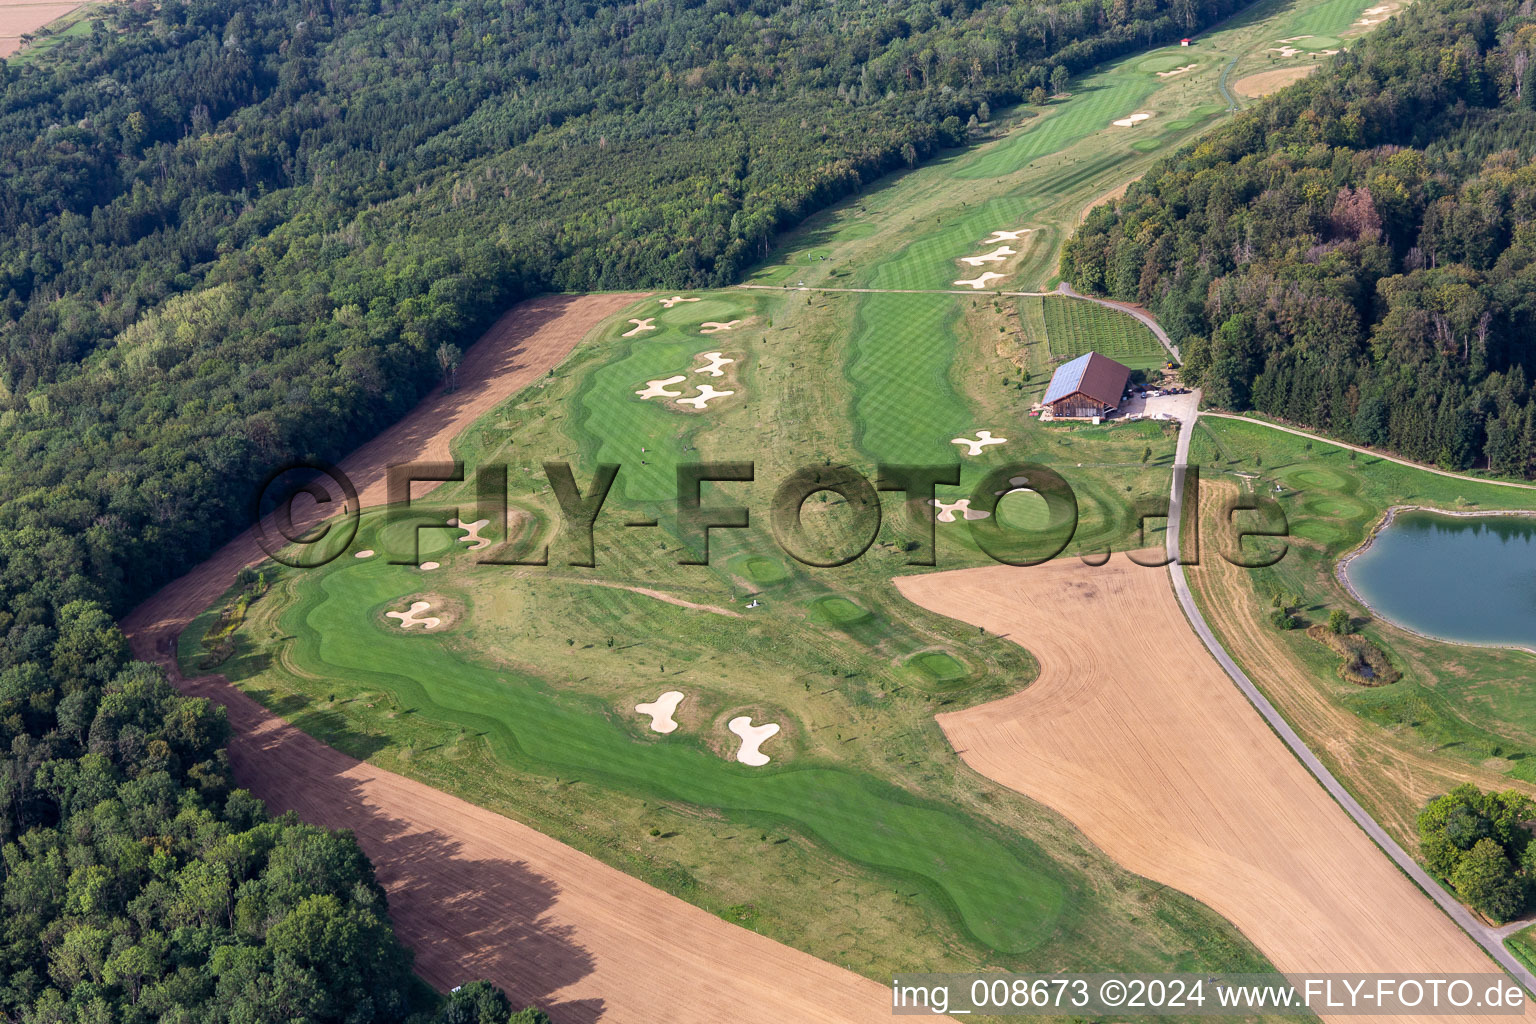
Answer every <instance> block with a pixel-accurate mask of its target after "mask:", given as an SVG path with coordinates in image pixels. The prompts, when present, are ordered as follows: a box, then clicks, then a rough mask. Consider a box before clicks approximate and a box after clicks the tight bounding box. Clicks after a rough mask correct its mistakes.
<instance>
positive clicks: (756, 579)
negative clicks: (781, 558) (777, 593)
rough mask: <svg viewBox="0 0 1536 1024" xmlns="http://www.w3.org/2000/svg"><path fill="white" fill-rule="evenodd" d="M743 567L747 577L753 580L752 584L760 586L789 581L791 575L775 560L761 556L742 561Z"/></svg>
mask: <svg viewBox="0 0 1536 1024" xmlns="http://www.w3.org/2000/svg"><path fill="white" fill-rule="evenodd" d="M741 567H742V569H743V570H744V571H745V572H746V574H747V576H748V577H750V578H751V580H752V582H753V583H756V584H758V585H760V586H765V587H766V586H771V585H773V584H775V583H782V582H784V581H785V580H787V579H789V573H787V572H785V571H784V567H783V566H781V565H780V564H779V563H778V562H775V561H774V560H773V559H771V558H764V557H762V556H761V555H753V556H751V557H749V558H744V559H742V560H741Z"/></svg>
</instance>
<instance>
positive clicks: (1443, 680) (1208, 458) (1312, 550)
mask: <svg viewBox="0 0 1536 1024" xmlns="http://www.w3.org/2000/svg"><path fill="white" fill-rule="evenodd" d="M1190 461H1191V462H1193V463H1198V464H1200V465H1201V466H1202V467H1203V468H1204V472H1205V473H1206V474H1207V476H1208V477H1211V478H1214V477H1216V476H1218V475H1219V474H1225V473H1245V474H1248V475H1249V476H1250V477H1253V478H1255V479H1253V480H1252V482H1251V483H1249V484H1247V485H1245V486H1249V487H1251V488H1253V489H1254V490H1257V491H1260V492H1265V493H1271V494H1273V493H1274V487H1275V484H1276V483H1278V484H1279V485H1280V486H1281V487H1282V488H1283V489H1282V491H1281V492H1280V493H1279V502H1280V506H1281V508H1282V509H1283V510H1284V512H1285V515H1286V518H1287V520H1288V524H1289V531H1290V535H1291V540H1290V544H1289V550H1288V551H1287V553H1286V556H1285V558H1284V559H1282V561H1281V562H1280V563H1279V564H1278V565H1276V566H1275V567H1273V568H1271V569H1266V570H1261V571H1256V572H1254V573H1253V574H1252V583H1251V585H1252V586H1253V587H1256V588H1259V592H1260V593H1266V592H1268V591H1269V590H1273V589H1278V590H1281V591H1283V592H1285V593H1290V594H1301V595H1303V596H1304V612H1303V614H1304V617H1306V618H1307V619H1308V620H1309V621H1314V622H1316V621H1325V620H1326V619H1327V616H1328V613H1329V612H1330V611H1331V610H1332V609H1334V608H1343V609H1345V610H1347V611H1349V612H1350V614H1351V615H1353V616H1355V617H1357V619H1358V620H1360V621H1365V622H1367V623H1368V625H1367V626H1366V627H1365V632H1366V634H1367V635H1368V636H1370V637H1371V638H1372V639H1374V640H1376V641H1377V642H1378V643H1379V644H1380V645H1381V646H1383V647H1384V648H1386V649H1387V650H1388V651H1389V652H1391V653H1392V655H1393V656H1394V658H1395V659H1396V660H1397V662H1399V664H1400V667H1401V668H1402V669H1403V671H1404V676H1403V678H1402V679H1401V680H1399V681H1398V682H1396V683H1393V684H1392V685H1390V686H1384V687H1380V688H1377V689H1359V688H1345V687H1335V686H1333V685H1332V683H1331V682H1330V683H1329V686H1328V691H1327V692H1329V693H1330V694H1331V696H1332V699H1334V700H1336V701H1338V702H1339V703H1340V704H1341V705H1342V706H1344V707H1346V708H1348V709H1349V710H1350V711H1351V712H1353V713H1354V714H1356V715H1359V716H1360V717H1361V718H1363V719H1365V720H1366V721H1368V722H1370V723H1373V724H1375V725H1379V726H1382V727H1385V728H1387V729H1389V730H1392V731H1394V732H1397V733H1406V734H1408V735H1412V736H1414V737H1416V742H1417V743H1418V744H1421V745H1422V746H1423V747H1426V748H1428V749H1431V750H1433V751H1434V752H1435V753H1436V755H1437V756H1439V757H1442V758H1445V759H1446V760H1447V762H1448V763H1450V764H1455V765H1462V766H1465V765H1477V766H1480V767H1482V768H1485V769H1489V770H1493V771H1502V772H1504V773H1505V774H1507V775H1508V776H1509V777H1511V778H1514V779H1521V780H1523V781H1528V782H1529V781H1536V779H1532V778H1529V777H1528V775H1529V773H1530V770H1529V768H1528V765H1530V764H1533V763H1536V704H1533V703H1532V702H1531V701H1530V699H1529V680H1530V679H1531V677H1532V674H1533V672H1536V657H1533V656H1532V655H1529V654H1526V653H1523V652H1519V651H1513V650H1499V649H1490V648H1479V647H1469V646H1463V645H1458V644H1450V643H1444V642H1441V641H1436V640H1431V639H1428V638H1424V637H1419V636H1415V635H1412V634H1409V633H1405V632H1403V631H1401V630H1398V629H1396V628H1394V627H1392V626H1390V625H1389V624H1386V623H1382V622H1378V621H1372V617H1371V612H1370V609H1368V608H1366V607H1364V606H1362V605H1360V604H1359V603H1358V602H1356V601H1355V600H1354V599H1353V597H1352V596H1351V595H1349V594H1348V592H1347V591H1345V590H1344V589H1343V588H1342V586H1340V585H1339V583H1338V581H1337V579H1336V578H1335V575H1334V569H1335V566H1336V564H1337V562H1338V560H1339V558H1340V557H1342V556H1343V555H1344V554H1345V553H1346V552H1347V551H1350V550H1352V549H1353V548H1355V547H1357V546H1358V545H1360V544H1361V543H1362V542H1363V541H1364V540H1365V538H1366V536H1367V534H1368V531H1369V530H1370V529H1371V527H1372V525H1373V524H1374V523H1375V522H1377V521H1378V520H1379V519H1380V517H1381V516H1382V515H1383V514H1384V513H1385V511H1386V510H1387V508H1389V507H1390V506H1393V505H1423V506H1428V507H1433V508H1442V509H1447V510H1451V511H1460V512H1467V511H1476V510H1479V509H1487V510H1499V509H1511V508H1517V509H1518V508H1536V490H1529V489H1520V488H1510V487H1498V486H1493V485H1490V484H1488V483H1483V482H1478V481H1475V480H1463V479H1455V478H1450V477H1444V476H1439V475H1436V474H1433V473H1429V472H1425V471H1423V470H1420V469H1416V468H1413V467H1409V466H1402V465H1399V464H1397V463H1393V462H1388V461H1386V460H1384V459H1381V458H1378V457H1376V456H1374V455H1368V454H1354V455H1353V456H1351V453H1350V452H1349V451H1347V450H1346V449H1343V448H1340V447H1339V446H1337V445H1332V444H1328V443H1326V442H1322V441H1317V442H1311V443H1310V446H1309V442H1308V441H1307V440H1306V439H1304V438H1300V437H1296V436H1294V435H1291V434H1287V433H1284V432H1282V431H1278V430H1273V429H1270V428H1267V427H1264V426H1262V425H1259V424H1254V423H1247V422H1242V421H1236V420H1225V419H1213V418H1206V419H1203V420H1202V421H1201V422H1200V425H1199V427H1198V428H1197V429H1196V434H1195V439H1194V442H1193V444H1192V445H1191V451H1190ZM1285 639H1286V644H1287V647H1288V648H1289V649H1290V650H1291V651H1292V653H1293V655H1294V656H1295V657H1296V658H1297V660H1298V661H1299V662H1300V663H1302V664H1305V665H1307V666H1308V667H1309V671H1310V672H1312V673H1313V674H1314V677H1315V678H1318V679H1323V680H1332V679H1333V678H1334V677H1333V665H1332V663H1331V659H1330V658H1328V657H1325V656H1324V655H1325V654H1326V652H1322V653H1319V651H1320V649H1319V648H1317V645H1315V644H1312V643H1310V642H1309V641H1308V640H1306V639H1305V638H1304V637H1300V636H1299V635H1298V636H1297V637H1295V638H1292V637H1286V638H1285ZM1261 675H1262V673H1261ZM1490 759H1492V760H1490Z"/></svg>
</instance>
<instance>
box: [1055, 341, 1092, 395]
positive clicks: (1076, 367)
mask: <svg viewBox="0 0 1536 1024" xmlns="http://www.w3.org/2000/svg"><path fill="white" fill-rule="evenodd" d="M1092 358H1093V353H1092V352H1089V353H1088V354H1087V355H1081V356H1078V357H1077V358H1076V359H1074V360H1072V361H1071V362H1069V363H1062V364H1061V365H1060V366H1058V367H1057V368H1056V374H1055V376H1053V377H1052V378H1051V386H1050V387H1048V388H1046V389H1045V398H1044V399H1043V401H1044V402H1045V404H1046V405H1050V404H1051V403H1052V402H1054V401H1056V400H1057V399H1060V398H1066V397H1067V396H1068V395H1070V394H1071V393H1072V392H1074V391H1076V390H1077V389H1078V388H1079V387H1081V386H1082V383H1083V374H1084V373H1086V372H1088V362H1089V360H1091V359H1092Z"/></svg>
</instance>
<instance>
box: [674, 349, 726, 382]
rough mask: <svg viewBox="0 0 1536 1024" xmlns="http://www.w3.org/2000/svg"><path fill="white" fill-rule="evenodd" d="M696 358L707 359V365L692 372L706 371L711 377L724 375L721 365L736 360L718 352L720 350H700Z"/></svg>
mask: <svg viewBox="0 0 1536 1024" xmlns="http://www.w3.org/2000/svg"><path fill="white" fill-rule="evenodd" d="M698 358H700V359H708V360H709V365H708V366H700V367H697V368H696V369H695V370H694V371H693V372H694V373H707V374H709V375H710V376H711V377H724V376H725V370H724V369H723V367H724V366H725V364H726V363H734V362H735V361H736V360H734V359H727V358H726V357H725V355H724V354H723V353H720V352H700V353H699V356H698ZM677 379H678V380H682V379H683V378H681V377H679V378H677Z"/></svg>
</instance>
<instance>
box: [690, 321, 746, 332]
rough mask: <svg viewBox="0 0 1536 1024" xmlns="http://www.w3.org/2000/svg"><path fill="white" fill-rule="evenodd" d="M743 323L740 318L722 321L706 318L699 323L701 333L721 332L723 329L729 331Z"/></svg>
mask: <svg viewBox="0 0 1536 1024" xmlns="http://www.w3.org/2000/svg"><path fill="white" fill-rule="evenodd" d="M740 325H741V321H740V320H727V321H726V322H725V323H721V322H720V321H718V320H706V321H704V322H703V323H701V324H699V333H700V334H719V333H720V332H721V331H729V330H731V329H732V328H735V327H738V326H740Z"/></svg>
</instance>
